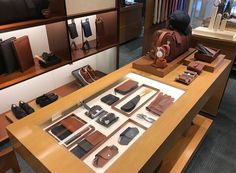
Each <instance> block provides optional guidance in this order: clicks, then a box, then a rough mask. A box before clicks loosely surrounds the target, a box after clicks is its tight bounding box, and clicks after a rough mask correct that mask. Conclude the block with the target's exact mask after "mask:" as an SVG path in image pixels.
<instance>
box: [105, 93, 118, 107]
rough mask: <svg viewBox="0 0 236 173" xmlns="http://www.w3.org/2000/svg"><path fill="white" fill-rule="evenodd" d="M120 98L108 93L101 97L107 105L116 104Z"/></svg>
mask: <svg viewBox="0 0 236 173" xmlns="http://www.w3.org/2000/svg"><path fill="white" fill-rule="evenodd" d="M119 99H120V98H119V97H116V96H114V95H112V94H108V95H106V96H104V97H102V98H101V101H102V102H103V103H106V104H107V105H109V106H111V105H112V104H114V103H115V102H117V101H118V100H119Z"/></svg>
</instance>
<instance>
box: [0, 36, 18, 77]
mask: <svg viewBox="0 0 236 173" xmlns="http://www.w3.org/2000/svg"><path fill="white" fill-rule="evenodd" d="M15 39H16V38H15V37H11V38H9V39H7V40H5V41H2V42H1V43H0V52H1V56H2V59H3V62H4V66H5V69H4V72H6V73H12V72H14V71H16V70H18V68H19V65H18V61H17V58H16V55H15V51H14V49H13V47H12V42H13V41H14V40H15Z"/></svg>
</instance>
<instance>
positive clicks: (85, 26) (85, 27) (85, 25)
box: [81, 18, 92, 37]
mask: <svg viewBox="0 0 236 173" xmlns="http://www.w3.org/2000/svg"><path fill="white" fill-rule="evenodd" d="M81 25H82V28H83V31H84V36H85V37H90V36H91V35H92V31H91V27H90V23H89V18H87V19H85V20H82V21H81Z"/></svg>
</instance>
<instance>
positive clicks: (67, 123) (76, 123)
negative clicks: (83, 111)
mask: <svg viewBox="0 0 236 173" xmlns="http://www.w3.org/2000/svg"><path fill="white" fill-rule="evenodd" d="M61 124H62V125H63V126H64V127H65V128H67V129H68V130H69V131H70V132H72V133H73V132H75V131H76V130H78V129H80V128H81V127H83V125H84V124H85V123H84V122H82V121H81V120H79V119H77V118H76V117H68V118H66V119H64V120H62V121H61Z"/></svg>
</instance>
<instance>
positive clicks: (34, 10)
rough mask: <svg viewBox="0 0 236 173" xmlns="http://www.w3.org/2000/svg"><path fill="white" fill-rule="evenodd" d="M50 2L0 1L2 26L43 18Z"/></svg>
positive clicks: (37, 0) (31, 0) (29, 0)
mask: <svg viewBox="0 0 236 173" xmlns="http://www.w3.org/2000/svg"><path fill="white" fill-rule="evenodd" d="M48 7H49V0H0V16H1V18H0V25H3V24H8V23H13V22H19V21H24V20H31V19H37V18H43V14H42V12H41V11H42V10H43V9H47V8H48Z"/></svg>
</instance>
